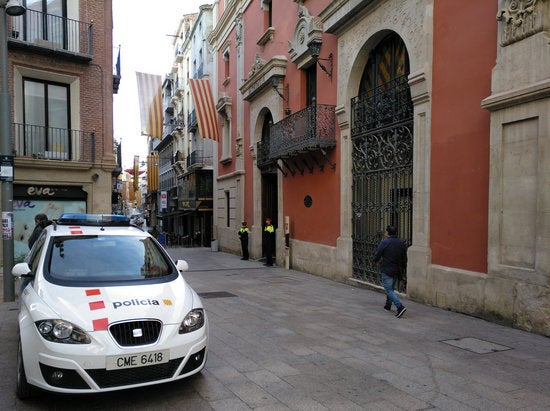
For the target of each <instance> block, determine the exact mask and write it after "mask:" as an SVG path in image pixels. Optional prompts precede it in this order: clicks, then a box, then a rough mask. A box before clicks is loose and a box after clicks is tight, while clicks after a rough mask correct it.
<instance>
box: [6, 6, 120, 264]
mask: <svg viewBox="0 0 550 411" xmlns="http://www.w3.org/2000/svg"><path fill="white" fill-rule="evenodd" d="M22 3H26V6H27V9H26V12H25V13H24V14H23V15H21V16H7V43H8V84H9V94H10V97H11V103H12V107H11V116H10V120H11V135H12V142H11V144H12V147H13V155H14V179H13V211H14V249H15V261H16V262H17V261H18V260H20V259H22V258H23V257H24V256H25V254H26V253H27V251H28V246H27V240H28V237H29V236H30V234H31V232H32V230H33V228H34V219H33V218H34V215H35V214H37V213H41V212H43V213H45V214H47V216H48V217H49V218H50V219H52V218H57V217H59V216H60V215H61V214H62V213H64V212H65V213H66V212H91V213H110V212H111V203H112V201H113V199H114V198H115V196H114V195H113V191H114V189H115V188H116V176H117V175H118V173H119V172H120V171H121V170H120V167H119V166H118V164H117V154H116V152H115V151H116V150H115V146H114V144H113V92H116V90H117V87H118V81H120V77H119V76H117V73H113V48H112V11H111V0H93V1H91V0H75V1H72V0H59V1H56V2H50V1H42V2H30V1H27V2H22ZM118 74H119V73H118ZM113 78H115V80H116V81H115V84H114V82H113ZM114 185H115V187H113V186H114ZM117 200H118V198H117Z"/></svg>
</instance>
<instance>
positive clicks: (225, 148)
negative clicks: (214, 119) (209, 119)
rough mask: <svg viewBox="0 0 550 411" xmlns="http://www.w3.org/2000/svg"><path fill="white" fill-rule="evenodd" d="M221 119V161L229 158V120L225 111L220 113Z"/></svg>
mask: <svg viewBox="0 0 550 411" xmlns="http://www.w3.org/2000/svg"><path fill="white" fill-rule="evenodd" d="M220 114H221V120H222V162H224V161H230V160H231V120H230V118H229V117H228V116H227V113H226V112H224V113H220Z"/></svg>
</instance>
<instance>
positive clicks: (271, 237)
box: [264, 217, 275, 267]
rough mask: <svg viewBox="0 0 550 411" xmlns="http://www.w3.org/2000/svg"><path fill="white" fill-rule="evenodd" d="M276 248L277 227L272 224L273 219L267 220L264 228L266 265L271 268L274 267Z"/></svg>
mask: <svg viewBox="0 0 550 411" xmlns="http://www.w3.org/2000/svg"><path fill="white" fill-rule="evenodd" d="M274 246H275V227H273V224H271V218H269V217H267V218H266V219H265V226H264V253H265V259H266V262H265V265H267V266H268V267H271V266H272V265H273V249H274Z"/></svg>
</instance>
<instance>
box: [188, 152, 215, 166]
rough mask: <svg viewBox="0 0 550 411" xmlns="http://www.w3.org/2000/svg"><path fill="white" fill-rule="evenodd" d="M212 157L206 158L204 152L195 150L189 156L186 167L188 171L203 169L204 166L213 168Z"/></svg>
mask: <svg viewBox="0 0 550 411" xmlns="http://www.w3.org/2000/svg"><path fill="white" fill-rule="evenodd" d="M213 164H214V163H213V160H212V156H204V154H203V152H202V150H195V151H193V152H192V153H191V154H190V155H188V156H187V159H186V165H187V169H188V170H191V169H194V168H202V167H204V166H212V165H213Z"/></svg>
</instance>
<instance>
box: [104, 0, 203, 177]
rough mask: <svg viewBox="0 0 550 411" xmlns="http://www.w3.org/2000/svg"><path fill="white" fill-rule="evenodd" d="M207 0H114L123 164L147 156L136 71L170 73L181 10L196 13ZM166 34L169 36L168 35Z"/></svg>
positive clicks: (116, 96)
mask: <svg viewBox="0 0 550 411" xmlns="http://www.w3.org/2000/svg"><path fill="white" fill-rule="evenodd" d="M201 4H209V1H208V0H154V1H151V0H147V1H146V0H113V26H114V29H113V48H114V50H113V55H114V60H113V65H114V64H116V56H117V53H118V47H119V46H120V53H121V58H120V60H121V71H122V73H121V75H122V79H121V81H120V88H119V90H118V94H114V95H113V102H114V124H113V126H114V138H115V140H116V141H121V142H122V165H123V168H128V167H131V165H132V162H133V158H134V155H136V154H137V155H139V156H141V157H143V161H145V160H146V158H145V157H146V156H147V137H145V136H142V135H141V121H140V114H139V103H138V97H137V81H136V74H135V73H136V71H140V72H143V73H151V74H159V75H161V76H164V75H165V74H166V73H169V72H170V70H171V68H172V62H173V56H174V54H173V44H172V42H173V37H171V36H169V35H173V34H174V33H175V32H176V30H177V28H178V24H179V20H180V18H181V16H182V15H183V14H188V13H198V11H199V6H200V5H201ZM167 34H168V36H167Z"/></svg>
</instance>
